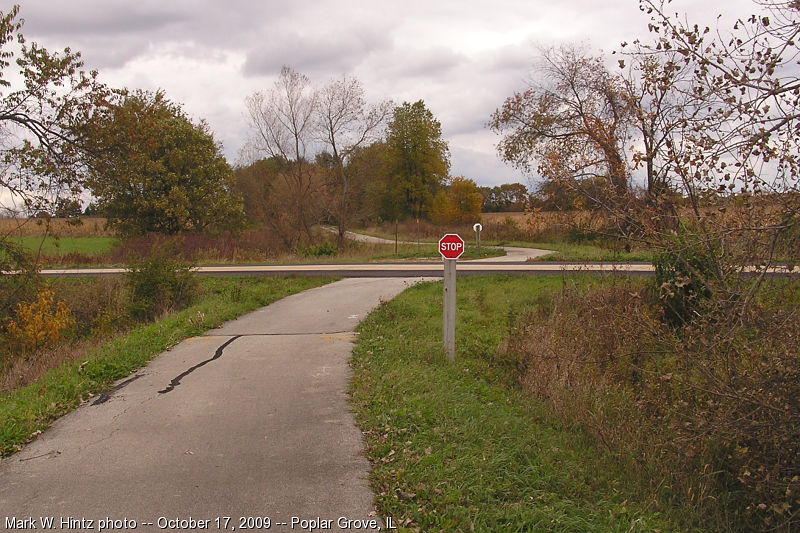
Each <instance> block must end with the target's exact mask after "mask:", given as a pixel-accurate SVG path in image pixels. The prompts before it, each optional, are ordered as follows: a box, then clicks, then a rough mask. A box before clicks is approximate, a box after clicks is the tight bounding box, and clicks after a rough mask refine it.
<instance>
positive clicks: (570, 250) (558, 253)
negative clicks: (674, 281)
mask: <svg viewBox="0 0 800 533" xmlns="http://www.w3.org/2000/svg"><path fill="white" fill-rule="evenodd" d="M527 246H530V247H532V248H544V249H547V250H555V253H552V254H549V255H546V256H544V257H538V258H536V260H537V261H646V262H648V263H649V262H652V260H653V253H652V252H650V251H646V250H631V251H630V252H627V251H625V250H615V249H613V248H609V247H606V246H601V245H598V244H593V243H572V242H542V243H530V244H528V245H527Z"/></svg>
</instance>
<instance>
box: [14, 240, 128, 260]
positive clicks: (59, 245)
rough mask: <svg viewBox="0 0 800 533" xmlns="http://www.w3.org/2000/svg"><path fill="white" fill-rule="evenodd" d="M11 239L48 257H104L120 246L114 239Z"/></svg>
mask: <svg viewBox="0 0 800 533" xmlns="http://www.w3.org/2000/svg"><path fill="white" fill-rule="evenodd" d="M9 239H10V240H11V241H13V242H16V243H18V244H20V245H22V246H23V247H24V248H27V249H29V250H30V251H31V252H33V253H34V254H36V253H39V252H40V253H41V254H43V255H48V256H58V255H66V254H71V253H78V254H84V255H90V256H92V255H102V254H105V253H108V252H110V251H111V250H112V249H113V248H114V247H115V246H116V245H117V244H119V239H116V238H114V237H59V238H54V237H11V238H9Z"/></svg>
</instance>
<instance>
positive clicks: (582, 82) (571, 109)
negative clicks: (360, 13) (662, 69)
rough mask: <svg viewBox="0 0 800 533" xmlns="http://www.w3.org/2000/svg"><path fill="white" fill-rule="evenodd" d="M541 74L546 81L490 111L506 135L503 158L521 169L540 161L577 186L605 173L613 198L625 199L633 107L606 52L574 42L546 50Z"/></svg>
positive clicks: (545, 170) (551, 175)
mask: <svg viewBox="0 0 800 533" xmlns="http://www.w3.org/2000/svg"><path fill="white" fill-rule="evenodd" d="M537 74H538V75H539V77H540V79H542V80H543V82H542V83H532V84H531V85H530V87H529V88H528V89H526V90H525V91H523V92H518V93H516V94H514V95H513V96H511V97H510V98H508V99H506V101H505V103H504V104H503V106H502V107H501V108H500V109H498V110H497V111H495V113H494V114H493V115H492V119H491V121H490V123H489V125H490V126H491V128H492V129H493V130H494V131H495V132H497V133H499V134H501V135H503V138H502V140H501V141H500V143H499V145H498V151H499V152H500V154H501V156H502V157H503V159H505V160H506V161H509V162H511V163H513V164H514V165H516V166H517V167H518V168H520V169H522V170H524V171H531V170H533V168H532V166H531V164H532V163H535V164H536V170H538V171H539V173H541V174H542V175H543V176H544V177H545V178H546V179H551V180H561V181H564V182H567V183H570V184H572V186H573V187H575V188H577V189H580V183H581V182H582V181H585V180H586V181H590V182H592V181H594V180H595V179H597V178H600V179H602V180H605V181H606V182H607V184H608V188H609V190H610V192H611V193H612V194H611V198H612V199H613V198H616V199H622V198H624V197H625V196H626V195H627V193H628V182H629V178H630V172H629V169H628V165H627V161H626V155H625V141H626V139H627V134H628V128H629V125H630V120H631V109H630V105H629V100H628V99H627V98H626V97H625V91H624V86H623V83H622V80H621V78H620V77H619V76H615V75H612V74H611V73H609V72H608V70H607V69H606V67H605V65H604V64H603V62H602V60H601V58H598V57H592V56H590V55H589V54H587V53H586V52H585V51H584V50H582V49H580V48H578V47H574V46H563V47H561V48H553V49H549V50H545V51H543V52H542V55H541V64H540V66H539V68H538V69H537ZM593 200H595V201H597V202H599V201H601V199H599V198H593Z"/></svg>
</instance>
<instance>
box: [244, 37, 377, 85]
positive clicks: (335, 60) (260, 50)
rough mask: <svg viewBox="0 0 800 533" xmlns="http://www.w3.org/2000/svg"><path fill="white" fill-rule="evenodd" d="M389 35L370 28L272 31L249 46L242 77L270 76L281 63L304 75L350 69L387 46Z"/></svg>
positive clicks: (347, 70)
mask: <svg viewBox="0 0 800 533" xmlns="http://www.w3.org/2000/svg"><path fill="white" fill-rule="evenodd" d="M391 44H392V42H391V38H390V36H389V35H388V34H387V33H385V32H382V31H378V30H376V29H374V28H369V29H352V28H351V29H343V30H341V31H337V32H326V33H306V34H300V33H296V32H284V31H279V32H276V33H274V34H272V35H270V36H268V37H267V38H265V39H264V40H263V41H259V42H258V44H257V46H254V47H252V48H251V49H250V51H249V52H248V55H247V61H246V62H245V65H244V74H245V75H246V76H264V75H267V76H270V75H273V74H275V73H276V72H277V71H279V70H280V68H281V67H282V66H283V65H290V66H292V67H293V68H294V69H295V70H297V71H299V72H303V73H307V74H312V75H313V74H315V73H322V74H326V75H335V74H336V73H341V72H350V71H352V70H354V69H355V68H356V67H357V66H358V65H359V64H361V62H362V61H364V60H365V59H366V58H367V57H368V56H370V55H372V54H377V53H380V52H382V51H383V50H386V49H388V48H390V47H391Z"/></svg>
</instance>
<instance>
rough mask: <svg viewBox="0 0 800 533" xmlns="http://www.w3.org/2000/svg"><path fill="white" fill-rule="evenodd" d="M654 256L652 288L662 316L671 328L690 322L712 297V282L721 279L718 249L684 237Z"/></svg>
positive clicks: (678, 237) (678, 238)
mask: <svg viewBox="0 0 800 533" xmlns="http://www.w3.org/2000/svg"><path fill="white" fill-rule="evenodd" d="M675 241H676V242H675V243H671V246H668V247H665V248H664V249H663V250H662V251H661V252H659V253H658V254H656V256H655V258H654V260H653V265H654V266H655V274H656V275H655V289H656V291H657V293H658V298H659V300H660V301H661V304H662V309H663V311H664V317H665V319H666V320H667V322H668V323H669V324H671V325H673V326H677V325H681V324H685V323H688V322H690V321H692V320H693V319H694V318H695V317H697V316H698V315H699V312H700V309H701V307H702V306H703V304H704V302H705V301H707V300H708V299H709V298H711V296H712V291H711V286H712V285H713V280H714V279H719V278H720V268H719V267H720V261H721V257H720V256H719V254H718V252H717V250H718V247H717V246H715V245H714V244H709V243H708V242H703V241H700V240H698V239H697V238H696V237H695V238H694V239H692V238H690V237H687V236H677V237H676V238H675Z"/></svg>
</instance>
